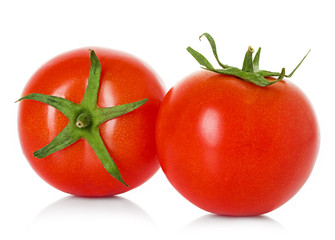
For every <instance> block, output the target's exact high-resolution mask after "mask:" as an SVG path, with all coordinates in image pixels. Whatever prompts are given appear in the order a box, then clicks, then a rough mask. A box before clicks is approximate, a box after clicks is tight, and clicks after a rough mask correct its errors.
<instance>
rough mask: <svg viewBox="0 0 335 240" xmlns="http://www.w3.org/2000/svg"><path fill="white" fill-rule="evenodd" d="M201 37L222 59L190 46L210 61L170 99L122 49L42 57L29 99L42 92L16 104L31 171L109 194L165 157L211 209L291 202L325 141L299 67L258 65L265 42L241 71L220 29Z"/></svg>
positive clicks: (184, 186) (73, 189)
mask: <svg viewBox="0 0 335 240" xmlns="http://www.w3.org/2000/svg"><path fill="white" fill-rule="evenodd" d="M203 36H205V37H206V38H207V39H208V41H209V43H210V45H211V47H212V50H213V53H214V56H215V58H216V60H217V62H218V64H219V65H220V66H221V68H220V69H216V68H214V67H213V65H212V64H210V63H209V62H208V60H207V59H206V58H205V57H204V56H203V55H201V54H200V53H198V52H197V51H195V50H193V49H192V48H188V51H189V52H190V53H191V54H192V55H193V56H194V57H195V58H196V60H197V61H198V62H199V63H200V64H201V65H202V66H203V67H204V68H205V69H206V70H202V71H199V72H196V73H194V74H192V75H190V76H189V77H187V78H186V79H184V80H183V81H181V82H180V83H179V84H177V85H176V86H174V87H173V88H172V89H171V90H170V91H169V92H168V93H167V94H166V96H165V97H164V89H163V87H162V85H161V83H160V81H159V79H158V78H157V76H156V75H155V74H154V73H153V72H152V71H151V70H150V69H149V68H148V67H147V66H146V65H144V64H143V63H142V62H141V61H139V60H138V59H136V58H134V57H133V56H130V55H128V54H125V53H121V52H118V51H114V50H107V49H94V51H92V50H91V51H90V59H89V58H88V55H89V54H88V51H87V49H79V50H75V51H72V52H69V53H66V54H63V55H60V56H58V57H56V58H55V59H53V60H51V61H50V62H48V63H47V64H45V65H44V66H42V67H41V69H40V70H38V71H37V73H35V75H34V76H33V77H32V78H31V80H30V81H29V83H28V85H27V86H26V88H25V90H24V93H23V95H24V96H25V97H23V98H22V99H20V100H24V99H30V100H35V101H22V102H21V104H20V110H19V134H20V140H21V144H22V148H23V152H24V154H25V155H26V157H27V159H28V161H29V162H30V164H31V165H32V167H33V168H34V170H35V171H36V172H37V173H38V174H39V175H40V176H41V177H42V178H43V179H45V180H46V181H47V182H48V183H50V184H51V185H53V186H54V187H56V188H58V189H60V190H62V191H64V192H68V193H71V194H74V195H79V196H109V195H114V194H119V193H122V192H125V191H128V190H130V189H132V188H135V187H137V186H139V185H140V184H142V183H143V182H145V181H146V180H147V179H149V178H150V177H151V176H152V175H153V174H154V173H155V172H156V171H157V169H158V168H159V162H160V165H161V167H162V169H163V171H164V173H165V174H166V176H167V178H168V180H169V181H170V182H171V184H172V185H173V186H174V187H175V188H176V189H177V190H178V191H179V192H180V193H181V194H182V195H183V196H184V197H185V198H187V199H188V200H189V201H191V202H192V203H194V204H195V205H197V206H198V207H200V208H202V209H204V210H207V211H210V212H213V213H217V214H223V215H258V214H263V213H266V212H269V211H271V210H273V209H275V208H277V207H279V206H280V205H282V204H283V203H285V202H286V201H287V200H289V199H290V198H291V197H292V196H293V195H294V194H295V193H296V192H297V191H298V190H299V189H300V188H301V187H302V185H303V184H304V183H305V181H306V180H307V178H308V176H309V174H310V172H311V170H312V168H313V165H314V161H315V159H316V156H317V152H318V146H319V133H318V127H317V122H316V117H315V115H314V112H313V110H312V107H311V105H310V103H309V102H308V100H307V98H306V97H305V95H304V94H303V93H302V92H301V91H300V90H299V89H298V88H297V87H296V86H295V85H293V84H292V83H290V82H288V81H286V80H283V78H284V77H285V76H286V77H291V76H292V74H293V73H294V71H295V70H296V69H297V68H296V69H294V71H293V72H292V73H291V74H289V75H286V74H285V70H284V69H283V70H282V71H281V72H270V71H264V70H260V69H259V57H260V49H259V51H258V52H257V53H256V55H255V57H254V58H253V57H252V55H253V49H252V48H249V49H248V51H247V53H246V56H245V59H244V63H243V67H242V69H238V68H235V67H231V66H228V65H225V64H222V63H221V62H220V60H219V58H218V56H217V52H216V46H215V42H214V40H213V38H212V37H211V36H210V35H209V34H204V35H203ZM95 53H96V54H95ZM301 62H302V61H301ZM301 62H300V63H299V65H300V64H301ZM299 65H298V66H297V67H299ZM271 76H276V77H277V79H274V78H269V77H271ZM99 84H100V85H99ZM163 98H164V100H163V101H162V99H163ZM45 103H46V104H45ZM49 105H50V106H49ZM55 109H57V110H59V111H57V110H55ZM114 118H115V119H114ZM111 119H112V120H111ZM108 120H110V121H108ZM33 153H34V154H33ZM157 154H158V158H159V162H158V159H157ZM41 158H42V159H41Z"/></svg>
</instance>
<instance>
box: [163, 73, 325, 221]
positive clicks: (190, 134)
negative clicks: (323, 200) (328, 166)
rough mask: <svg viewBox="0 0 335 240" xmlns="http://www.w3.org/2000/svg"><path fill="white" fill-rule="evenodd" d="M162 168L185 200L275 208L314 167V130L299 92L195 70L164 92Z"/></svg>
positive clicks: (224, 208)
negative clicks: (165, 93)
mask: <svg viewBox="0 0 335 240" xmlns="http://www.w3.org/2000/svg"><path fill="white" fill-rule="evenodd" d="M156 142H157V151H158V156H159V160H160V164H161V167H162V169H163V171H164V173H165V174H166V176H167V178H168V180H169V181H170V182H171V184H172V185H173V186H174V187H175V188H176V189H177V190H178V191H179V192H180V193H181V194H182V195H183V196H184V197H185V198H186V199H188V200H189V201H191V202H192V203H193V204H195V205H197V206H198V207H200V208H202V209H204V210H207V211H209V212H212V213H216V214H222V215H240V216H243V215H259V214H263V213H266V212H269V211H272V210H274V209H275V208H278V207H279V206H281V205H282V204H284V203H285V202H286V201H288V200H289V199H290V198H291V197H292V196H293V195H295V193H296V192H297V191H298V190H299V189H300V188H301V187H302V185H303V184H304V183H305V181H306V180H307V178H308V176H309V175H310V173H311V170H312V168H313V165H314V162H315V159H316V156H317V152H318V147H319V132H318V126H317V121H316V117H315V115H314V112H313V110H312V107H311V105H310V103H309V101H308V100H307V98H306V97H305V95H304V94H303V93H302V92H301V91H300V90H299V89H298V88H297V87H296V86H295V85H294V84H292V83H291V82H288V81H285V80H282V81H279V82H277V83H275V84H273V85H270V86H267V87H259V86H256V85H254V84H251V83H248V82H246V81H242V80H240V79H238V78H236V77H234V76H228V75H222V74H217V73H213V72H209V71H200V72H197V73H195V74H193V75H191V76H189V77H187V78H186V79H184V81H182V82H181V83H179V84H177V85H176V86H175V87H173V88H172V89H171V90H170V91H169V92H168V93H167V95H166V96H165V98H164V100H163V102H162V104H161V108H160V112H159V114H158V118H157V125H156Z"/></svg>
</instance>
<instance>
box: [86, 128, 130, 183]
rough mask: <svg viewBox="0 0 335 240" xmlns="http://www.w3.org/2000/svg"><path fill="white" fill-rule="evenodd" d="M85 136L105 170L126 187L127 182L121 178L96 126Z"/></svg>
mask: <svg viewBox="0 0 335 240" xmlns="http://www.w3.org/2000/svg"><path fill="white" fill-rule="evenodd" d="M85 138H86V140H87V142H88V143H89V144H90V146H91V147H92V149H93V151H94V152H95V154H96V155H97V157H98V158H99V160H100V161H101V163H102V165H103V166H104V168H105V169H106V170H107V172H108V173H109V174H110V175H112V176H113V177H114V178H115V179H116V180H118V181H120V182H121V183H122V184H124V185H126V186H127V187H128V184H126V183H125V181H124V180H123V178H122V176H121V173H120V171H119V169H118V168H117V166H116V164H115V162H114V160H113V159H112V157H111V156H110V155H109V152H108V150H107V148H106V146H105V144H104V142H103V140H102V138H101V136H100V133H99V129H98V128H96V129H95V130H94V131H92V132H91V133H90V134H87V136H86V137H85Z"/></svg>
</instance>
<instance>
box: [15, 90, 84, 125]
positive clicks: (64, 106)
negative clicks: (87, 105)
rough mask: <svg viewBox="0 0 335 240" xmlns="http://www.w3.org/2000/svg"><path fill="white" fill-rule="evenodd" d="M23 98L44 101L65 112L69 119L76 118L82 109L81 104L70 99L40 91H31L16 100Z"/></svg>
mask: <svg viewBox="0 0 335 240" xmlns="http://www.w3.org/2000/svg"><path fill="white" fill-rule="evenodd" d="M22 100H35V101H38V102H42V103H45V104H48V105H50V106H52V107H54V108H56V109H57V110H59V111H60V112H61V113H63V114H64V115H65V116H66V117H67V118H68V119H69V120H70V119H71V120H72V119H74V118H75V117H76V114H77V113H78V112H79V111H80V106H79V105H78V104H76V103H74V102H72V101H70V100H67V99H65V98H61V97H56V96H50V95H45V94H40V93H31V94H28V95H26V96H24V97H22V98H20V99H19V100H17V101H16V102H19V101H22Z"/></svg>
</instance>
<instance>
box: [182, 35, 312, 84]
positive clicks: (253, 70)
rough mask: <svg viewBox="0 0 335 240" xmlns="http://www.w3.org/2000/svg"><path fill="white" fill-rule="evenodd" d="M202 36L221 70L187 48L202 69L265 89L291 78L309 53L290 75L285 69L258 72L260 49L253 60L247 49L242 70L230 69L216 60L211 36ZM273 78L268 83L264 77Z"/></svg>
mask: <svg viewBox="0 0 335 240" xmlns="http://www.w3.org/2000/svg"><path fill="white" fill-rule="evenodd" d="M202 36H205V37H206V38H207V40H208V41H209V43H210V46H211V48H212V51H213V54H214V57H215V59H216V61H217V62H218V64H219V65H220V66H221V67H222V68H221V69H216V68H214V67H213V65H212V64H211V63H210V62H209V61H208V60H207V59H206V58H205V57H204V56H203V55H202V54H201V53H199V52H197V51H196V50H194V49H193V48H191V47H188V48H187V51H188V52H189V53H190V54H191V55H192V56H193V57H194V58H195V59H196V60H197V61H198V63H199V64H200V65H201V66H202V67H203V68H204V69H206V70H209V71H213V72H216V73H220V74H226V75H232V76H235V77H238V78H240V79H242V80H244V81H247V82H250V83H253V84H255V85H257V86H260V87H266V86H269V85H271V84H274V83H276V82H278V81H281V80H283V79H284V77H288V78H289V77H292V75H293V74H294V72H295V71H296V70H297V69H298V68H299V66H300V65H301V63H302V62H303V61H304V60H305V58H306V57H307V55H308V54H309V52H310V50H309V51H308V52H307V54H306V55H305V56H304V57H303V59H302V60H301V61H300V62H299V64H298V65H297V66H296V67H295V68H294V69H293V71H292V72H291V73H290V74H288V75H285V68H282V71H281V72H271V71H266V70H259V59H260V53H261V48H259V49H258V51H257V53H256V55H255V57H254V58H253V56H252V55H253V53H254V50H253V48H252V47H249V48H248V51H247V52H246V54H245V57H244V61H243V66H242V69H239V68H237V67H231V66H229V65H225V64H223V63H222V62H221V61H220V60H219V58H218V55H217V50H216V44H215V41H214V39H213V38H212V36H211V35H210V34H208V33H204V34H202V35H201V36H200V38H201V37H202ZM275 76H277V77H278V78H277V79H276V80H274V81H269V80H268V79H266V78H265V77H275Z"/></svg>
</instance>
